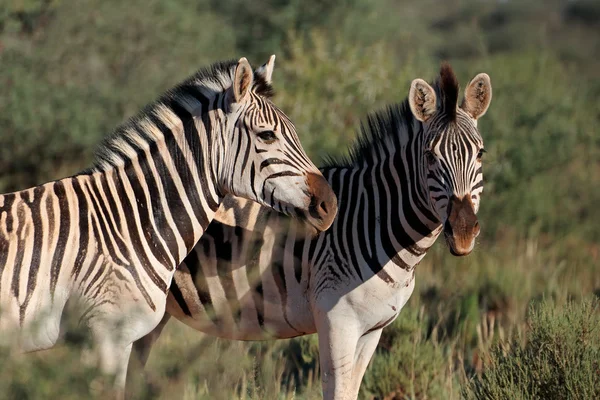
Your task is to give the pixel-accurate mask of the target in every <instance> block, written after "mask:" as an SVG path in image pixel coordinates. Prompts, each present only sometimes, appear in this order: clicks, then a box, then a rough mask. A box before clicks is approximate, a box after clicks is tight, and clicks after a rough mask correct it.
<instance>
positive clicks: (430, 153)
mask: <svg viewBox="0 0 600 400" xmlns="http://www.w3.org/2000/svg"><path fill="white" fill-rule="evenodd" d="M425 158H426V159H427V163H428V164H429V165H433V164H435V155H434V154H433V151H431V150H426V151H425Z"/></svg>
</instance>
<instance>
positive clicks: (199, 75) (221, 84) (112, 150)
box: [83, 60, 274, 173]
mask: <svg viewBox="0 0 600 400" xmlns="http://www.w3.org/2000/svg"><path fill="white" fill-rule="evenodd" d="M237 64H238V62H237V61H235V60H228V61H222V62H217V63H214V64H212V65H210V66H208V67H205V68H202V69H200V70H199V71H197V72H196V73H195V74H193V75H192V76H190V77H189V78H187V79H186V80H184V81H183V82H181V83H179V84H178V85H176V86H175V87H173V88H171V89H169V90H167V91H166V92H165V93H164V94H163V95H162V96H160V97H159V98H158V99H157V100H156V101H154V102H153V103H150V104H148V105H147V106H145V107H144V108H143V109H142V110H141V111H140V112H139V113H138V114H136V115H135V116H133V117H131V118H130V119H129V120H128V121H127V122H125V123H123V124H121V125H119V126H118V127H117V128H116V129H115V130H114V131H113V132H112V133H111V134H110V135H108V136H107V137H106V138H105V139H104V140H103V141H102V143H101V144H100V145H99V146H98V147H97V149H96V152H95V161H94V164H93V167H92V168H91V169H89V170H87V171H84V172H83V173H88V172H95V171H102V170H106V169H109V168H111V167H115V166H118V165H120V164H122V163H123V162H124V160H126V159H128V158H129V156H128V153H130V152H131V151H132V149H133V151H135V152H136V153H140V152H141V151H143V150H142V149H140V148H139V143H140V142H143V143H145V144H147V145H148V146H150V145H151V144H152V143H153V142H155V141H156V138H155V137H153V136H152V135H151V134H149V133H148V132H145V131H144V130H143V129H141V127H140V123H141V122H142V121H145V120H147V119H149V118H150V119H151V118H154V117H155V115H156V111H157V110H158V109H159V108H164V107H167V108H171V109H172V108H174V107H178V106H179V107H181V106H180V105H178V104H177V103H178V100H180V99H184V98H185V97H186V96H190V95H192V96H194V95H198V94H199V93H200V91H199V89H200V88H203V87H204V88H208V89H209V90H208V92H210V91H215V94H216V93H217V92H219V91H223V90H225V89H227V88H229V87H230V86H231V85H232V84H233V78H234V73H235V67H236V66H237ZM252 91H253V92H254V93H256V94H258V95H261V96H264V97H272V96H273V94H274V91H273V88H272V87H271V84H269V83H267V82H266V81H265V80H264V77H262V76H261V75H259V74H254V84H253V86H252Z"/></svg>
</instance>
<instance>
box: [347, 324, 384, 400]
mask: <svg viewBox="0 0 600 400" xmlns="http://www.w3.org/2000/svg"><path fill="white" fill-rule="evenodd" d="M382 331H383V330H382V329H377V330H375V331H371V332H367V333H365V334H364V335H362V336H361V337H360V339H358V345H357V346H356V353H355V355H354V368H353V369H352V381H351V384H352V385H353V393H352V395H349V396H348V397H347V399H348V400H350V399H352V400H354V399H357V398H358V391H359V390H360V384H361V382H362V379H363V377H364V375H365V371H366V370H367V366H368V365H369V361H371V358H373V353H375V349H376V348H377V345H378V344H379V339H380V338H381V332H382Z"/></svg>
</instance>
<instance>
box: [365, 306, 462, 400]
mask: <svg viewBox="0 0 600 400" xmlns="http://www.w3.org/2000/svg"><path fill="white" fill-rule="evenodd" d="M427 339H428V338H427V324H426V321H425V320H424V318H423V316H422V315H420V314H419V312H418V311H417V310H415V309H404V310H403V311H402V312H401V313H400V315H399V316H398V318H397V319H396V321H394V322H393V323H392V324H391V325H390V326H388V327H387V328H385V330H384V335H383V337H382V339H381V341H380V343H379V346H378V349H377V351H376V354H375V355H374V358H373V360H372V361H371V364H370V365H369V368H368V369H367V372H366V374H365V377H364V379H363V382H362V386H361V394H360V396H359V398H361V399H363V398H364V399H384V398H386V399H406V398H410V399H431V398H434V399H441V398H445V399H450V398H453V397H454V398H456V396H457V394H456V393H455V391H456V387H457V386H458V385H457V384H456V382H455V381H454V380H455V379H456V378H455V377H453V376H452V373H451V369H450V368H449V363H448V358H447V354H445V353H444V350H443V348H442V347H441V346H438V345H436V344H435V343H434V342H431V341H429V340H427Z"/></svg>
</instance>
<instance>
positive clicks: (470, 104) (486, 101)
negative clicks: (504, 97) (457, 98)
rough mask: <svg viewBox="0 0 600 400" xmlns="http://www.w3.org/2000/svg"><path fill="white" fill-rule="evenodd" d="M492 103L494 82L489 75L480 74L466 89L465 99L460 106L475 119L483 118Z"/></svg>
mask: <svg viewBox="0 0 600 400" xmlns="http://www.w3.org/2000/svg"><path fill="white" fill-rule="evenodd" d="M491 101H492V82H491V80H490V77H489V76H488V74H485V73H481V74H478V75H477V76H476V77H475V78H473V80H472V81H471V82H469V84H468V85H467V88H466V89H465V98H464V99H463V101H462V104H461V105H460V108H462V109H463V110H464V111H465V112H466V113H467V114H469V115H470V116H471V117H472V118H473V119H478V118H480V117H482V116H483V115H484V114H485V113H486V111H487V109H488V107H489V106H490V102H491Z"/></svg>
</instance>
